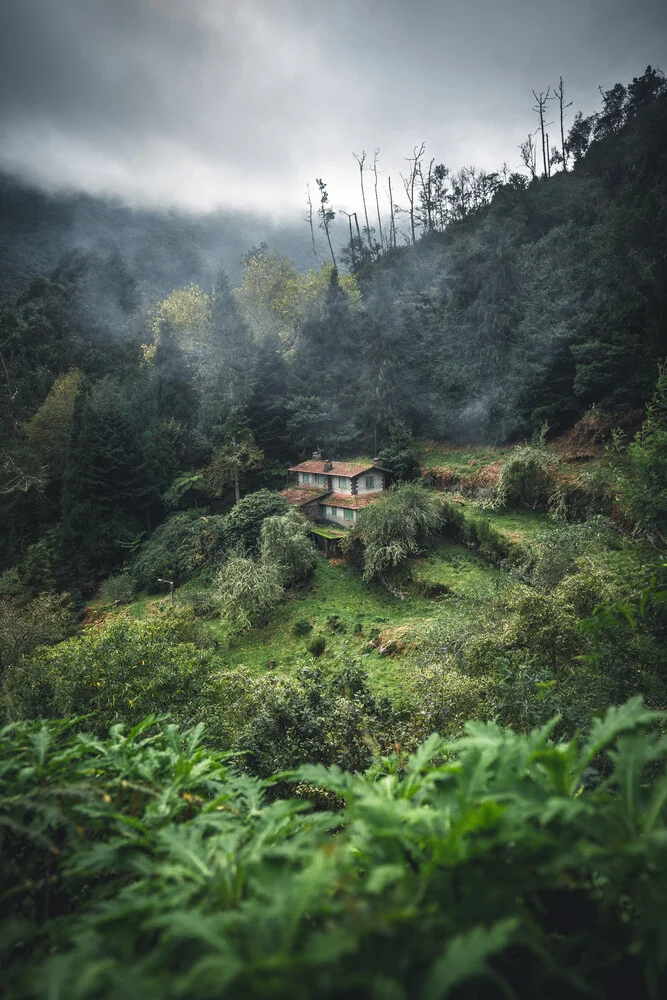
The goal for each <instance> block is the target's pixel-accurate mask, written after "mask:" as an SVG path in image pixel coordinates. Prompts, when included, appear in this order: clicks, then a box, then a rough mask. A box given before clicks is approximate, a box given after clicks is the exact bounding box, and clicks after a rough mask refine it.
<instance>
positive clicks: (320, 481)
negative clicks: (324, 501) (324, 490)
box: [315, 476, 324, 486]
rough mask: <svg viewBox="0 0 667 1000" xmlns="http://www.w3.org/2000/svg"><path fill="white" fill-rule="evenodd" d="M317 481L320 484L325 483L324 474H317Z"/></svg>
mask: <svg viewBox="0 0 667 1000" xmlns="http://www.w3.org/2000/svg"><path fill="white" fill-rule="evenodd" d="M315 482H316V483H317V485H318V486H322V485H323V484H324V476H315Z"/></svg>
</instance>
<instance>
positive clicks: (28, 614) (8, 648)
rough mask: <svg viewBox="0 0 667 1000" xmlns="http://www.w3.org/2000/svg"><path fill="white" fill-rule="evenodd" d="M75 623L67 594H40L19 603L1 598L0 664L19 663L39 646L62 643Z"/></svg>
mask: <svg viewBox="0 0 667 1000" xmlns="http://www.w3.org/2000/svg"><path fill="white" fill-rule="evenodd" d="M72 626H73V618H72V614H71V611H70V608H69V606H68V595H67V594H40V595H39V596H38V597H35V598H33V599H32V600H29V601H27V602H20V603H19V602H16V601H7V600H4V601H3V600H0V666H1V667H6V666H7V665H8V664H10V663H16V662H17V661H18V660H20V658H21V657H22V656H26V655H27V654H29V653H31V652H32V651H33V649H35V648H36V647H37V646H52V645H54V644H55V643H58V642H62V640H63V639H65V638H66V636H67V635H69V633H70V631H71V629H72Z"/></svg>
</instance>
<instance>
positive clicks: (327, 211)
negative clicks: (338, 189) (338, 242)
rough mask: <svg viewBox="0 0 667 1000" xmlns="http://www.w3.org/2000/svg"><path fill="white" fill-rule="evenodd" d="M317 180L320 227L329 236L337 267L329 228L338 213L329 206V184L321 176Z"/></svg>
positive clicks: (328, 241)
mask: <svg viewBox="0 0 667 1000" xmlns="http://www.w3.org/2000/svg"><path fill="white" fill-rule="evenodd" d="M315 181H316V183H317V187H318V189H319V192H320V207H319V208H318V210H317V214H318V215H319V217H320V229H323V230H324V235H325V236H326V238H327V243H328V244H329V251H330V253H331V259H332V261H333V266H334V267H337V264H336V257H335V256H334V252H333V247H332V245H331V234H330V232H329V228H330V226H331V223H332V222H333V220H334V219H335V218H336V213H335V212H334V211H333V210H332V209H331V208H328V207H327V206H328V204H329V193H328V191H327V186H326V184H325V183H324V181H323V180H322V178H321V177H316V178H315Z"/></svg>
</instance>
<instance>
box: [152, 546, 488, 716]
mask: <svg viewBox="0 0 667 1000" xmlns="http://www.w3.org/2000/svg"><path fill="white" fill-rule="evenodd" d="M412 571H413V576H414V578H415V580H421V581H422V582H424V583H427V584H433V583H436V584H443V585H445V586H446V587H447V592H446V593H445V594H443V595H441V596H438V597H437V598H433V597H427V596H424V595H423V594H422V593H420V589H419V586H415V587H411V588H410V591H411V592H410V593H409V594H408V595H406V599H405V600H401V599H400V598H398V597H394V596H393V595H391V594H388V593H387V592H386V591H384V590H383V589H381V588H375V587H373V588H371V587H367V586H366V585H365V584H364V583H363V581H362V580H361V579H360V578H359V577H358V576H357V575H356V574H355V573H353V572H352V570H350V569H349V568H348V567H346V566H342V565H339V564H338V565H332V564H331V562H330V561H328V560H326V559H324V558H323V557H321V556H320V557H318V561H317V568H316V572H315V577H314V580H313V582H312V584H311V585H310V586H308V587H304V588H302V589H300V590H298V591H296V592H294V593H292V594H290V595H289V596H288V598H287V600H286V601H284V602H283V603H281V604H280V605H278V606H277V607H276V609H275V610H274V612H273V614H272V616H271V618H270V620H269V622H268V623H267V624H266V625H265V626H263V627H262V628H258V629H254V630H252V631H250V632H248V633H245V634H243V635H241V636H238V637H236V638H234V639H233V640H232V642H231V644H230V643H229V641H228V635H227V628H226V625H225V623H224V622H223V621H221V620H220V619H212V620H210V621H208V622H207V627H208V628H209V630H210V631H211V633H212V635H213V636H214V638H216V639H217V640H218V642H220V646H221V656H222V659H223V661H224V663H225V665H226V666H227V667H229V668H231V669H233V668H236V667H241V666H243V667H246V668H248V669H250V670H252V671H256V672H258V673H259V672H262V673H263V672H264V671H266V670H273V669H275V670H276V671H277V672H279V673H287V674H290V673H294V672H295V671H296V670H297V669H298V668H299V665H300V664H302V663H303V661H304V658H305V659H306V661H307V662H312V657H311V655H310V653H309V652H308V648H307V647H308V643H309V642H310V640H311V639H312V637H313V636H315V635H323V636H324V637H325V638H326V641H327V648H326V651H325V653H324V654H323V655H322V656H321V657H320V658H319V659H318V661H317V662H318V663H319V664H320V665H321V666H322V667H324V668H325V669H326V667H327V666H330V665H333V663H334V661H335V660H336V659H337V658H338V657H339V656H340V655H341V654H345V653H347V654H349V655H352V656H355V657H360V658H361V660H362V662H363V664H364V667H365V668H366V670H367V671H368V673H369V676H370V678H371V683H372V686H373V688H374V689H375V690H376V691H378V692H383V693H387V694H390V695H392V696H394V697H396V696H397V695H400V692H401V690H402V689H404V687H405V685H406V683H407V682H408V681H409V679H410V676H411V674H412V672H413V670H414V656H415V654H416V653H417V652H418V645H419V642H420V638H421V637H423V635H424V634H425V633H426V632H427V631H428V630H429V629H430V627H431V626H432V624H433V623H434V622H435V621H436V620H439V619H441V618H442V616H447V617H455V618H457V619H459V618H461V616H465V615H466V614H470V613H474V608H475V607H478V606H479V602H480V600H482V601H483V600H484V599H485V598H488V597H490V596H491V595H492V594H493V593H494V591H495V589H496V587H497V585H498V582H499V581H500V579H501V577H502V575H503V574H502V571H501V570H499V569H497V568H495V567H492V566H489V565H488V564H487V563H486V562H485V561H484V560H483V559H481V558H479V557H478V556H476V555H475V554H474V553H471V552H470V551H469V550H468V549H466V548H465V547H464V546H461V545H457V544H455V543H453V542H448V541H445V540H441V541H440V542H439V543H438V545H437V546H436V548H435V549H434V550H433V551H432V552H431V553H429V555H427V556H424V557H421V558H418V559H414V560H413V561H412ZM143 607H144V608H145V605H143ZM331 616H336V617H337V618H338V620H339V621H340V627H334V628H332V626H331V624H330V621H331ZM327 619H329V621H327ZM297 621H306V622H309V623H310V624H311V625H312V630H311V631H309V632H308V633H307V634H306V635H296V634H295V632H294V624H295V622H297ZM378 635H380V637H381V640H382V641H386V640H397V641H398V643H399V648H400V649H402V650H404V651H401V652H399V653H396V654H394V655H391V656H381V655H379V654H378V652H377V651H376V650H375V649H374V648H373V647H371V646H370V645H369V642H370V640H371V639H374V638H375V637H376V636H378Z"/></svg>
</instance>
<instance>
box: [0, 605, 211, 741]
mask: <svg viewBox="0 0 667 1000" xmlns="http://www.w3.org/2000/svg"><path fill="white" fill-rule="evenodd" d="M202 641H203V638H202V632H201V629H200V628H199V627H198V626H197V625H196V624H195V623H194V621H193V619H192V617H191V616H189V615H187V614H185V613H183V612H180V613H179V612H170V613H169V614H168V615H166V616H164V617H160V618H149V619H145V620H144V621H134V620H130V619H128V618H125V617H119V618H114V619H113V620H112V621H111V622H110V623H109V624H108V625H107V626H106V627H105V628H103V629H99V628H91V629H87V630H86V631H85V632H84V633H83V635H81V636H77V637H76V638H73V639H68V640H67V641H66V642H61V643H60V644H59V645H57V646H55V647H53V648H52V649H39V650H37V651H36V652H35V653H33V655H32V657H30V658H29V659H25V660H23V661H21V662H20V663H17V664H14V665H12V666H10V667H8V668H7V670H5V672H4V675H3V685H2V691H3V702H4V711H5V714H6V716H7V718H9V719H12V720H14V719H26V718H32V719H35V718H43V717H49V716H50V717H55V718H64V717H66V716H70V715H86V716H88V719H87V720H86V723H85V725H86V727H87V728H89V729H92V730H94V731H95V732H98V733H103V732H106V731H107V730H108V728H109V726H111V725H114V724H115V723H117V722H124V723H127V724H129V725H134V724H135V723H136V722H138V721H139V720H140V719H143V718H144V716H145V715H147V714H148V713H150V712H157V713H159V712H169V713H171V715H172V717H173V718H174V719H175V720H177V721H178V722H179V723H187V724H189V723H191V722H193V721H195V720H196V719H197V716H198V712H199V710H200V709H199V698H200V692H201V689H202V687H203V685H204V682H205V681H206V680H207V678H208V675H209V673H210V671H211V669H212V666H213V661H212V658H211V654H210V651H208V650H204V649H201V648H200V644H201V642H202Z"/></svg>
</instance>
